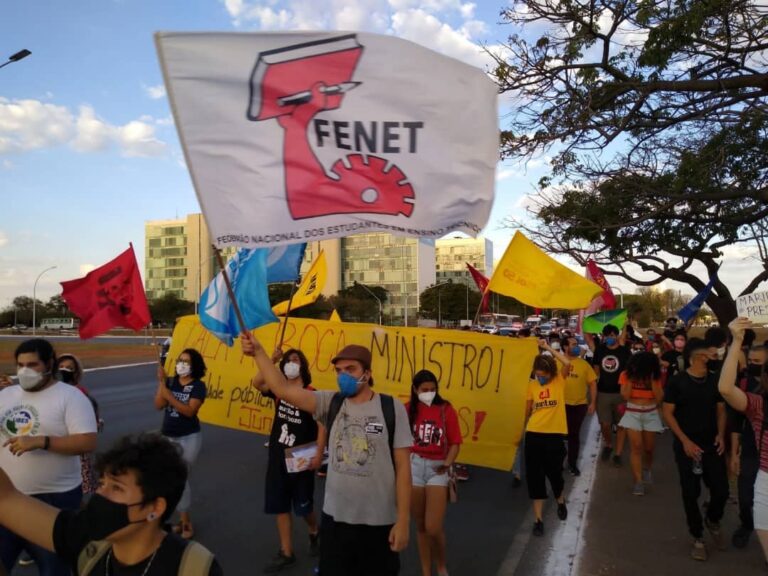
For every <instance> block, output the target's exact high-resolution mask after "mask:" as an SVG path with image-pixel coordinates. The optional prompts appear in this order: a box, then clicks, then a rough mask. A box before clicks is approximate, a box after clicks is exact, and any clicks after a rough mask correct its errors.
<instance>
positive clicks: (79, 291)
mask: <svg viewBox="0 0 768 576" xmlns="http://www.w3.org/2000/svg"><path fill="white" fill-rule="evenodd" d="M61 287H62V289H63V291H62V294H61V297H62V298H63V299H64V301H65V302H66V303H67V306H69V309H70V310H71V311H72V312H73V313H74V314H75V315H76V316H77V317H78V318H80V338H83V339H86V338H93V337H94V336H98V335H99V334H103V333H104V332H106V331H108V330H110V329H111V328H114V327H116V326H124V327H125V328H131V329H133V330H141V329H142V328H144V326H146V325H147V324H149V323H150V321H151V320H152V317H151V316H150V314H149V306H148V305H147V296H146V294H144V286H142V283H141V275H140V274H139V265H138V264H137V263H136V254H134V252H133V245H131V247H130V248H128V250H126V251H125V252H123V253H122V254H120V256H118V257H117V258H115V259H114V260H112V261H110V262H107V263H106V264H104V265H103V266H100V267H99V268H96V269H95V270H91V271H90V272H89V273H88V274H86V275H85V277H84V278H78V279H77V280H68V281H66V282H62V283H61Z"/></svg>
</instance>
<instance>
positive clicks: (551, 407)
mask: <svg viewBox="0 0 768 576" xmlns="http://www.w3.org/2000/svg"><path fill="white" fill-rule="evenodd" d="M526 398H527V399H528V400H532V401H533V407H532V410H531V417H530V418H529V419H528V425H527V426H526V427H525V429H526V430H527V431H528V432H540V433H542V434H568V423H567V421H566V419H565V380H564V379H563V377H562V376H561V375H560V374H558V375H557V376H555V377H554V378H552V380H550V381H549V382H548V383H547V384H545V385H544V386H542V385H541V384H539V381H538V380H536V379H533V380H531V381H530V382H529V383H528V393H527V395H526Z"/></svg>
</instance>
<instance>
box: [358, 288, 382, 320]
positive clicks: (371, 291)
mask: <svg viewBox="0 0 768 576" xmlns="http://www.w3.org/2000/svg"><path fill="white" fill-rule="evenodd" d="M354 285H355V286H360V288H362V289H363V290H365V291H366V292H368V294H370V295H371V296H373V297H374V298H376V302H378V303H379V326H381V324H382V312H381V299H379V297H378V296H376V293H375V292H373V290H371V289H370V288H368V286H366V285H365V284H360V283H359V282H358V281H357V280H355V281H354Z"/></svg>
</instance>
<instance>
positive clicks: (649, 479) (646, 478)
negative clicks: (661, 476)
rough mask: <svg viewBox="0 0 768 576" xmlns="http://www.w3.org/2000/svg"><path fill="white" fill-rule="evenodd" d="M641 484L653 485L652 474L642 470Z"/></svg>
mask: <svg viewBox="0 0 768 576" xmlns="http://www.w3.org/2000/svg"><path fill="white" fill-rule="evenodd" d="M643 484H653V474H651V471H650V470H643Z"/></svg>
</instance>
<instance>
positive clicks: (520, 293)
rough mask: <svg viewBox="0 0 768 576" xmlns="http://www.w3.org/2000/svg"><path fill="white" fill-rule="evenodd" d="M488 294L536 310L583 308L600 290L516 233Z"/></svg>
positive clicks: (490, 284)
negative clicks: (493, 293)
mask: <svg viewBox="0 0 768 576" xmlns="http://www.w3.org/2000/svg"><path fill="white" fill-rule="evenodd" d="M487 290H490V291H491V292H496V293H498V294H504V295H505V296H511V297H512V298H515V299H517V300H519V301H520V302H522V303H523V304H527V305H528V306H533V307H535V308H567V309H570V310H576V309H579V308H586V307H587V306H589V303H590V302H592V299H593V298H595V296H597V295H598V294H600V293H601V292H602V291H603V289H602V288H601V287H600V286H598V285H597V284H595V283H594V282H590V281H589V280H587V279H586V278H584V277H582V276H580V275H579V274H577V273H576V272H574V271H573V270H571V269H569V268H568V267H566V266H563V265H562V264H560V263H559V262H557V261H556V260H554V259H553V258H551V257H550V256H547V254H545V253H544V252H542V250H541V249H540V248H539V247H538V246H536V245H535V244H534V243H533V242H531V241H530V240H529V239H528V238H526V237H525V236H524V235H523V234H522V233H520V232H515V236H514V238H512V242H510V243H509V246H508V247H507V251H506V252H504V256H503V257H502V259H501V262H499V264H498V266H497V267H496V270H494V272H493V276H492V277H491V281H490V282H489V283H488V288H487Z"/></svg>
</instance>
